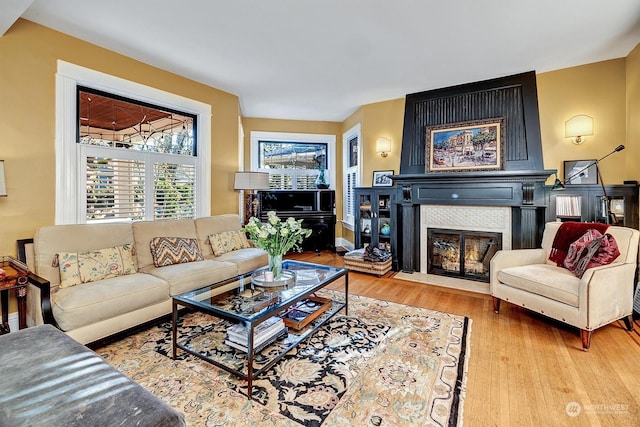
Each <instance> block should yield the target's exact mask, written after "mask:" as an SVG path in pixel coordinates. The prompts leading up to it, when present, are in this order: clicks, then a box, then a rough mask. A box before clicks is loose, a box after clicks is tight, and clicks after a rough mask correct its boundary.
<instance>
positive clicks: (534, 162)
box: [400, 71, 543, 174]
mask: <svg viewBox="0 0 640 427" xmlns="http://www.w3.org/2000/svg"><path fill="white" fill-rule="evenodd" d="M495 117H506V122H507V129H506V144H507V146H506V163H505V170H540V169H543V159H542V143H541V139H540V121H539V116H538V95H537V86H536V76H535V72H533V71H531V72H527V73H522V74H516V75H513V76H509V77H502V78H498V79H492V80H485V81H481V82H476V83H468V84H463V85H459V86H452V87H448V88H443V89H435V90H430V91H426V92H419V93H414V94H410V95H407V96H406V103H405V117H404V129H403V136H402V154H401V160H400V174H422V173H425V149H426V146H425V140H426V127H427V126H433V125H442V124H448V123H457V122H465V121H469V120H480V119H488V118H495ZM439 173H441V172H439Z"/></svg>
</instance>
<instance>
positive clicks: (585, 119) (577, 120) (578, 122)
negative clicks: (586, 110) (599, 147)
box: [564, 114, 593, 138]
mask: <svg viewBox="0 0 640 427" xmlns="http://www.w3.org/2000/svg"><path fill="white" fill-rule="evenodd" d="M587 135H593V118H591V117H589V116H587V115H585V114H581V115H578V116H573V117H571V118H570V119H569V120H567V121H566V122H565V123H564V136H565V137H566V138H574V137H576V136H587Z"/></svg>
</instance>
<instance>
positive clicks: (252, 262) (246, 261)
mask: <svg viewBox="0 0 640 427" xmlns="http://www.w3.org/2000/svg"><path fill="white" fill-rule="evenodd" d="M215 260H216V261H227V262H232V263H234V264H236V265H237V266H238V274H244V273H248V272H249V271H253V270H255V269H258V268H260V267H264V266H266V265H267V264H269V257H268V256H267V252H266V251H265V250H264V249H259V248H248V249H238V250H235V251H231V252H228V253H226V254H223V255H221V256H219V257H215Z"/></svg>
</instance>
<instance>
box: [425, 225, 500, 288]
mask: <svg viewBox="0 0 640 427" xmlns="http://www.w3.org/2000/svg"><path fill="white" fill-rule="evenodd" d="M501 248H502V233H492V232H485V231H466V230H443V229H437V228H429V229H428V230H427V254H428V264H427V272H428V273H430V274H437V275H442V276H454V277H458V278H464V279H469V280H478V281H482V282H489V265H490V262H491V258H492V257H493V255H494V254H495V253H496V252H497V251H498V250H500V249H501Z"/></svg>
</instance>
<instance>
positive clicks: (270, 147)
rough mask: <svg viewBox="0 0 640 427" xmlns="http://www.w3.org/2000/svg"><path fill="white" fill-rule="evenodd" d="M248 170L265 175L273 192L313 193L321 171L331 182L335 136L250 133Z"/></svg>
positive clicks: (333, 167)
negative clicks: (297, 191)
mask: <svg viewBox="0 0 640 427" xmlns="http://www.w3.org/2000/svg"><path fill="white" fill-rule="evenodd" d="M251 169H252V170H254V171H260V172H268V173H269V186H270V188H272V189H275V190H305V189H315V188H316V179H317V177H318V175H319V173H320V172H321V171H324V175H325V177H326V178H328V181H329V185H330V187H331V183H332V182H335V136H334V135H318V134H290V133H276V132H251Z"/></svg>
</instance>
